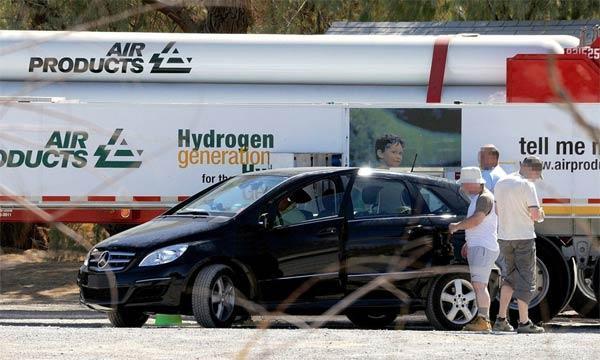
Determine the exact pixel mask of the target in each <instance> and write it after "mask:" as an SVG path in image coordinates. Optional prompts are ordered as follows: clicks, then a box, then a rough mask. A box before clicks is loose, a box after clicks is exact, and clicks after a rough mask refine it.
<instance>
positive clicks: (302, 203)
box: [259, 177, 344, 302]
mask: <svg viewBox="0 0 600 360" xmlns="http://www.w3.org/2000/svg"><path fill="white" fill-rule="evenodd" d="M343 195H344V183H343V181H342V180H341V178H339V177H330V178H326V179H320V180H318V181H313V182H311V183H309V184H304V185H301V186H300V187H298V188H295V189H292V190H290V191H287V192H286V193H284V194H282V195H281V196H279V197H277V198H275V201H274V204H275V212H276V214H275V217H274V220H275V224H274V226H273V227H272V228H271V229H270V230H267V231H265V232H264V234H263V236H264V244H265V245H266V247H267V249H268V252H269V256H270V257H271V258H272V259H274V260H275V261H276V263H277V265H276V271H275V273H274V274H270V276H269V277H268V278H266V279H265V280H262V281H261V282H260V284H259V285H260V288H261V292H262V296H263V299H264V300H265V302H281V301H283V300H285V299H291V297H293V298H294V299H297V300H296V302H302V301H326V300H335V299H339V298H340V297H341V295H342V290H341V286H340V280H339V275H338V274H339V249H340V234H341V232H342V226H343V224H344V218H343V217H342V216H340V209H341V202H342V200H343V197H344V196H343ZM290 208H292V209H291V210H289V209H290ZM292 212H293V214H292ZM290 214H291V215H290Z"/></svg>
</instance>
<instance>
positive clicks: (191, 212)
mask: <svg viewBox="0 0 600 360" xmlns="http://www.w3.org/2000/svg"><path fill="white" fill-rule="evenodd" d="M173 215H194V216H210V214H209V212H208V211H204V210H186V211H178V212H176V213H175V214H173Z"/></svg>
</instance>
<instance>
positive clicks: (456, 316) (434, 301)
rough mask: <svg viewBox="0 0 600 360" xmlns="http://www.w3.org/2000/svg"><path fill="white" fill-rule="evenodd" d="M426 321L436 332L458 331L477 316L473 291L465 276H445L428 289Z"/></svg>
mask: <svg viewBox="0 0 600 360" xmlns="http://www.w3.org/2000/svg"><path fill="white" fill-rule="evenodd" d="M425 314H426V315H427V319H429V322H431V324H432V325H433V327H434V328H436V329H437V330H460V329H462V328H463V326H465V325H466V324H468V323H469V322H470V321H471V320H473V318H474V317H475V315H476V314H477V301H476V300H475V289H474V288H473V285H472V284H471V282H470V281H469V279H468V275H466V274H447V275H443V276H440V277H439V278H437V279H436V280H434V282H433V284H432V286H431V287H430V288H429V293H428V296H427V306H426V307H425Z"/></svg>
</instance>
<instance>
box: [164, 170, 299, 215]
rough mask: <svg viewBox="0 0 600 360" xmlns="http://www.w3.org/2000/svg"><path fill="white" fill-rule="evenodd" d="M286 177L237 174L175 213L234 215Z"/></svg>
mask: <svg viewBox="0 0 600 360" xmlns="http://www.w3.org/2000/svg"><path fill="white" fill-rule="evenodd" d="M285 179H287V178H286V177H285V176H273V175H268V176H264V175H245V176H237V177H234V178H232V179H230V180H228V181H226V182H225V183H223V184H221V185H220V186H218V187H216V188H214V189H212V190H211V191H209V192H208V193H206V194H204V195H202V196H201V197H200V198H198V199H196V200H195V201H193V202H191V203H189V204H188V205H187V206H185V207H183V208H181V209H179V210H178V211H177V212H176V213H175V215H199V216H202V215H204V216H208V215H220V216H233V215H235V214H237V213H239V212H240V211H242V210H243V209H245V208H246V207H247V206H248V205H250V204H252V203H253V202H255V201H256V200H258V199H259V198H260V197H262V196H263V195H264V194H266V193H267V192H269V191H270V190H271V189H272V188H274V187H275V186H277V185H279V184H280V183H281V182H283V181H284V180H285Z"/></svg>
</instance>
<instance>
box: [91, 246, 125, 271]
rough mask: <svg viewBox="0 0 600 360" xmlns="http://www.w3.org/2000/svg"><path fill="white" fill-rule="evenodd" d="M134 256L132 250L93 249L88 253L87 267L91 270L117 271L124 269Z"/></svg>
mask: <svg viewBox="0 0 600 360" xmlns="http://www.w3.org/2000/svg"><path fill="white" fill-rule="evenodd" d="M134 256H135V253H133V252H125V251H101V250H97V249H95V250H94V251H92V253H91V254H90V260H89V264H88V267H89V269H90V270H92V271H119V270H123V269H125V268H126V267H127V265H129V263H130V262H131V260H133V258H134Z"/></svg>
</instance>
